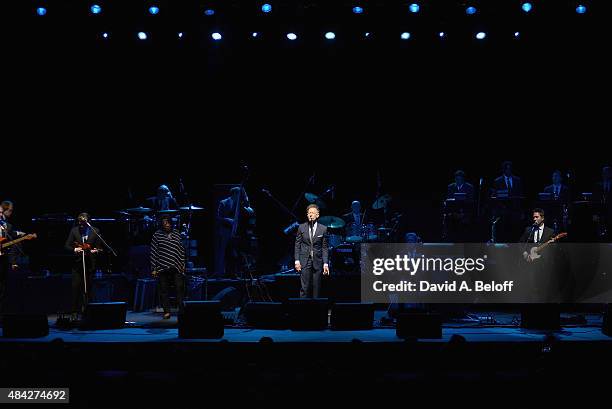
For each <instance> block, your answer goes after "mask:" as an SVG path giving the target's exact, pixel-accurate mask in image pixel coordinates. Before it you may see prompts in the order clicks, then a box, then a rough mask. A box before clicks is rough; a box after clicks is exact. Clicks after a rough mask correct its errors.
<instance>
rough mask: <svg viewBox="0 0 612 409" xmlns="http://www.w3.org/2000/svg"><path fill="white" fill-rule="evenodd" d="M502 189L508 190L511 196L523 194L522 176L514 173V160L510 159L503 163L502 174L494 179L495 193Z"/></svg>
mask: <svg viewBox="0 0 612 409" xmlns="http://www.w3.org/2000/svg"><path fill="white" fill-rule="evenodd" d="M500 190H505V191H507V192H508V196H509V197H516V196H522V195H523V183H522V181H521V178H519V177H518V176H516V175H514V174H513V173H512V162H510V161H505V162H503V163H502V175H501V176H499V177H498V178H496V179H495V180H494V181H493V193H497V192H498V191H500Z"/></svg>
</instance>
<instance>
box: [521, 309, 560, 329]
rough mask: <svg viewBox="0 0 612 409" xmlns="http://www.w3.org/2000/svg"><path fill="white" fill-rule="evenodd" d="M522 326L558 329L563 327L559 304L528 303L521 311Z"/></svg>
mask: <svg viewBox="0 0 612 409" xmlns="http://www.w3.org/2000/svg"><path fill="white" fill-rule="evenodd" d="M521 328H525V329H541V330H558V329H560V328H561V310H560V307H559V304H526V305H524V306H523V310H522V311H521Z"/></svg>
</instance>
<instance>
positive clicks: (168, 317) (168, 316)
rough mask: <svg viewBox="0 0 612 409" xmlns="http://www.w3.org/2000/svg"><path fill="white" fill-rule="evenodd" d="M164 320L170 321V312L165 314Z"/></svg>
mask: <svg viewBox="0 0 612 409" xmlns="http://www.w3.org/2000/svg"><path fill="white" fill-rule="evenodd" d="M164 319H165V320H169V319H170V313H169V312H166V313H164Z"/></svg>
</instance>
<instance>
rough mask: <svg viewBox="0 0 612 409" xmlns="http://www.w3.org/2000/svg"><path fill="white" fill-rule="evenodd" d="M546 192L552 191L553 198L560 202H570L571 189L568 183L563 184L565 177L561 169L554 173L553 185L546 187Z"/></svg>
mask: <svg viewBox="0 0 612 409" xmlns="http://www.w3.org/2000/svg"><path fill="white" fill-rule="evenodd" d="M544 193H550V194H551V195H552V198H553V200H557V201H560V202H564V203H565V202H569V200H570V191H569V188H568V187H567V185H564V184H563V177H562V176H561V171H558V170H555V171H554V172H553V174H552V185H548V186H546V187H545V188H544Z"/></svg>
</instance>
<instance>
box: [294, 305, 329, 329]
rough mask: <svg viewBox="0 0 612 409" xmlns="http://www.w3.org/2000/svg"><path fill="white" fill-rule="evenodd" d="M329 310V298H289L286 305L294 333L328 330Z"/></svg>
mask: <svg viewBox="0 0 612 409" xmlns="http://www.w3.org/2000/svg"><path fill="white" fill-rule="evenodd" d="M328 309H329V300H328V299H327V298H289V299H288V300H287V303H286V304H285V310H286V312H287V319H288V323H289V328H290V329H291V330H293V331H317V330H324V329H327V326H328Z"/></svg>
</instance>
